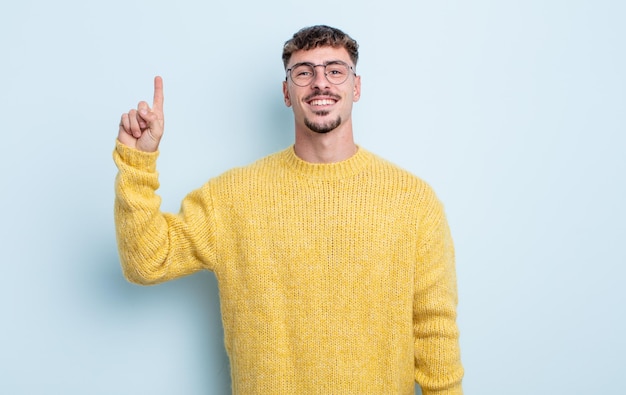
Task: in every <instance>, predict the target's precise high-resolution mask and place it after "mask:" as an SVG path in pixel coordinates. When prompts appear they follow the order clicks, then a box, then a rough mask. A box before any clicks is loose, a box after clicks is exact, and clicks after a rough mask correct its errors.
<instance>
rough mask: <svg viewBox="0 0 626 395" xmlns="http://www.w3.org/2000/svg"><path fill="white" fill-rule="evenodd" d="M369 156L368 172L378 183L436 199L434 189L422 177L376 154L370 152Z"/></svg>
mask: <svg viewBox="0 0 626 395" xmlns="http://www.w3.org/2000/svg"><path fill="white" fill-rule="evenodd" d="M368 154H369V155H370V157H371V162H370V163H371V165H370V166H369V169H368V171H369V172H370V176H371V177H374V178H375V179H376V180H377V182H380V183H383V184H385V185H387V186H389V187H396V188H399V189H400V190H402V191H404V192H406V193H409V192H413V193H416V194H420V195H428V196H430V197H431V198H432V197H435V193H434V190H433V188H432V187H431V186H430V184H429V183H428V182H427V181H425V180H424V179H423V178H421V177H420V176H418V175H416V174H414V173H413V172H411V171H409V170H407V169H405V168H403V167H401V166H399V165H397V164H396V163H394V162H392V161H390V160H388V159H385V158H383V157H381V156H379V155H377V154H375V153H372V152H368Z"/></svg>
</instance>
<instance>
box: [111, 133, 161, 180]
mask: <svg viewBox="0 0 626 395" xmlns="http://www.w3.org/2000/svg"><path fill="white" fill-rule="evenodd" d="M115 154H117V155H118V156H119V159H120V160H121V161H122V162H123V163H124V164H126V165H128V166H131V167H134V168H136V169H138V170H143V171H146V172H150V173H154V172H156V162H157V158H158V157H159V151H155V152H143V151H139V150H138V149H135V148H131V147H129V146H127V145H124V144H123V143H122V142H120V141H119V140H117V139H116V140H115V151H114V155H115Z"/></svg>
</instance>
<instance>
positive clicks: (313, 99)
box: [304, 93, 340, 107]
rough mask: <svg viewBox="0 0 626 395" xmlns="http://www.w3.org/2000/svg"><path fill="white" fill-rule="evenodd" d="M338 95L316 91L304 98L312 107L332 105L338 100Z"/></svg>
mask: <svg viewBox="0 0 626 395" xmlns="http://www.w3.org/2000/svg"><path fill="white" fill-rule="evenodd" d="M339 99H340V97H339V96H337V95H334V94H330V93H316V94H313V95H310V96H308V97H306V98H305V99H304V101H305V102H306V103H307V104H308V105H310V106H312V107H322V106H332V105H333V104H335V103H337V101H339Z"/></svg>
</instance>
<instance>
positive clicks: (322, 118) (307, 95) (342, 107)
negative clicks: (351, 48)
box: [283, 47, 361, 133]
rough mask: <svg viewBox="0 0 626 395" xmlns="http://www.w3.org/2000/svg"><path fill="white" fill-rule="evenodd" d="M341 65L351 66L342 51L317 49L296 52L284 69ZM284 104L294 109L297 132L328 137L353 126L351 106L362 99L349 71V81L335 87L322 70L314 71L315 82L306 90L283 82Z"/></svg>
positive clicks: (331, 48)
mask: <svg viewBox="0 0 626 395" xmlns="http://www.w3.org/2000/svg"><path fill="white" fill-rule="evenodd" d="M333 61H342V62H345V63H346V64H348V65H350V66H352V67H353V68H354V65H353V64H352V61H351V60H350V55H349V54H348V51H346V49H345V48H343V47H342V48H333V47H320V48H315V49H312V50H309V51H297V52H294V53H293V54H292V55H291V59H290V60H289V64H288V65H287V68H288V69H289V68H291V67H292V66H293V65H295V64H298V63H311V64H314V65H323V64H327V63H329V62H333ZM283 94H284V99H285V104H286V105H287V106H288V107H292V108H293V114H294V119H295V122H296V130H309V131H312V132H315V133H328V132H331V131H333V130H335V129H337V128H339V127H340V126H343V125H346V124H349V125H351V122H352V103H354V102H356V101H358V100H359V98H360V96H361V78H360V77H359V76H355V75H354V74H353V72H352V70H350V72H349V75H348V79H347V80H346V81H345V82H344V83H342V84H340V85H334V84H332V83H330V82H329V81H328V79H327V78H326V76H325V75H324V68H323V67H315V78H314V79H313V81H312V82H311V84H309V85H308V86H305V87H301V86H297V85H296V84H294V83H293V81H292V80H291V78H287V80H286V81H284V82H283Z"/></svg>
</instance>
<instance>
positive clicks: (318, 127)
mask: <svg viewBox="0 0 626 395" xmlns="http://www.w3.org/2000/svg"><path fill="white" fill-rule="evenodd" d="M327 114H328V112H325V111H324V112H319V113H317V115H327ZM304 125H305V126H306V127H307V128H309V129H310V130H311V131H312V132H315V133H320V134H325V133H328V132H332V131H333V130H335V129H337V127H338V126H339V125H341V117H337V119H335V120H334V121H332V120H330V121H328V122H324V123H321V122H320V123H315V122H311V121H310V120H309V119H308V118H304Z"/></svg>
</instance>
